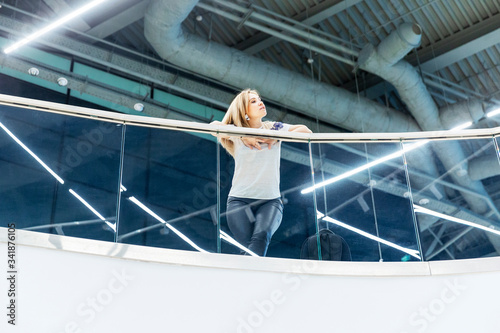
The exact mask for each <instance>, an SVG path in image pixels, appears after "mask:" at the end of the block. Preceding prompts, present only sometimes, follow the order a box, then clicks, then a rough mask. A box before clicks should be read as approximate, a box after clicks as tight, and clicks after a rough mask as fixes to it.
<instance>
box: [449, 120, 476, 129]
mask: <svg viewBox="0 0 500 333" xmlns="http://www.w3.org/2000/svg"><path fill="white" fill-rule="evenodd" d="M470 126H472V121H468V122H466V123H463V124H462V125H458V126H456V127H453V128H452V129H450V131H459V130H463V129H465V128H468V127H470Z"/></svg>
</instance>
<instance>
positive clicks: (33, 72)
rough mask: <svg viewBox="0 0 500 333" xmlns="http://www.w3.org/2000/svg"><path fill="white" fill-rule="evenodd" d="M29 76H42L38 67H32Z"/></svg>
mask: <svg viewBox="0 0 500 333" xmlns="http://www.w3.org/2000/svg"><path fill="white" fill-rule="evenodd" d="M0 8H1V6H0ZM28 74H29V75H31V76H38V74H40V71H39V70H38V68H36V67H31V68H30V69H28Z"/></svg>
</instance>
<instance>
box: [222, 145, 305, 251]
mask: <svg viewBox="0 0 500 333" xmlns="http://www.w3.org/2000/svg"><path fill="white" fill-rule="evenodd" d="M236 140H239V139H236ZM279 145H280V149H281V155H280V156H281V159H280V174H279V182H280V191H279V193H278V194H277V197H276V198H271V197H269V198H267V199H265V198H263V195H264V194H263V193H264V189H263V188H262V186H260V187H259V186H253V187H252V188H253V189H254V190H255V191H254V192H255V193H254V194H253V195H252V196H250V195H249V196H248V197H238V196H236V197H233V195H231V197H232V198H231V199H230V200H229V201H228V197H229V194H230V191H231V189H232V187H233V186H234V187H235V188H238V186H237V185H238V183H237V182H238V180H234V181H235V184H233V176H234V168H235V162H234V159H233V157H232V156H231V155H230V154H229V153H228V152H227V151H226V150H225V149H224V148H223V147H222V146H221V150H220V161H221V162H220V164H221V201H220V202H221V212H222V214H221V235H222V240H223V242H222V252H223V253H229V254H235V255H239V254H241V255H253V256H264V255H265V256H267V257H278V258H293V259H299V258H300V257H301V248H302V244H303V243H304V241H305V239H306V238H307V237H308V235H310V234H312V233H314V232H315V217H314V209H313V200H312V197H310V196H303V195H301V194H300V190H301V189H302V188H304V187H308V186H311V181H312V178H311V168H310V162H309V145H308V144H307V143H296V142H285V141H281V142H280V143H279ZM243 149H247V150H248V152H250V153H251V154H252V155H249V156H250V157H251V158H256V159H257V158H260V156H262V155H263V154H266V153H267V151H268V146H267V145H266V144H264V145H262V150H261V151H259V150H257V149H254V150H253V151H250V149H249V148H243ZM273 149H275V148H273ZM259 165H260V164H259ZM260 166H261V167H262V165H260ZM261 172H264V173H266V172H267V173H271V172H272V170H271V169H268V170H258V171H256V173H255V174H260V173H261ZM252 177H254V176H252ZM255 178H256V176H255V177H254V178H252V179H255ZM231 193H232V194H233V193H235V192H234V191H233V192H231ZM270 213H272V215H270ZM263 234H264V236H263ZM267 237H270V241H269V244H268V246H267V247H266V246H265V243H266V241H265V240H266V239H268V238H267ZM262 244H264V245H262ZM264 249H265V250H264Z"/></svg>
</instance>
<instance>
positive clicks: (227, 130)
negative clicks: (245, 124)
mask: <svg viewBox="0 0 500 333" xmlns="http://www.w3.org/2000/svg"><path fill="white" fill-rule="evenodd" d="M0 105H12V106H16V107H24V108H29V109H33V110H39V111H43V112H51V113H58V114H63V115H68V116H75V117H82V118H90V119H95V120H102V121H107V122H114V123H120V124H126V125H135V126H143V127H154V128H165V129H170V130H176V131H189V132H201V133H207V134H216V133H222V134H234V135H242V136H245V135H252V136H255V135H259V136H263V137H270V138H276V139H281V140H285V141H297V142H318V143H319V142H373V141H376V142H391V141H393V142H394V141H405V140H410V141H411V140H421V139H433V140H462V139H478V138H493V137H496V136H498V135H500V127H495V128H483V129H467V130H456V131H453V130H443V131H428V132H425V131H422V132H397V133H290V132H281V131H279V132H277V131H271V130H257V129H253V128H242V127H233V126H219V125H210V124H204V123H197V122H191V121H181V120H172V119H163V118H155V117H148V116H136V115H128V114H122V113H115V112H109V111H102V110H97V109H90V108H84V107H79V106H72V105H64V104H58V103H52V102H46V101H40V100H34V99H28V98H23V97H17V96H10V95H3V94H0ZM332 112H333V111H332Z"/></svg>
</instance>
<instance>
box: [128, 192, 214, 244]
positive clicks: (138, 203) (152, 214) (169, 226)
mask: <svg viewBox="0 0 500 333" xmlns="http://www.w3.org/2000/svg"><path fill="white" fill-rule="evenodd" d="M129 200H130V201H132V202H133V203H135V204H136V205H137V206H139V208H141V209H142V210H144V211H145V212H146V213H148V214H149V215H151V216H152V217H154V218H155V219H157V220H158V221H160V222H161V223H163V224H164V225H166V226H167V227H168V228H169V229H170V230H172V231H173V232H175V233H176V234H177V236H179V237H180V238H182V239H183V240H184V241H185V242H186V243H188V244H189V245H191V246H192V247H194V248H195V249H196V250H198V251H200V252H204V253H208V251H206V250H204V249H202V248H201V247H199V246H198V245H196V244H195V243H194V242H193V241H192V240H190V239H189V238H188V237H186V235H184V234H183V233H182V232H180V231H179V230H177V229H176V228H174V227H173V226H172V225H171V224H170V223H168V222H167V221H165V220H164V219H162V218H161V217H159V216H158V215H157V214H156V213H155V212H153V211H152V210H151V209H149V208H148V207H146V205H144V204H143V203H142V202H140V201H139V200H137V199H136V198H135V197H129Z"/></svg>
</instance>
